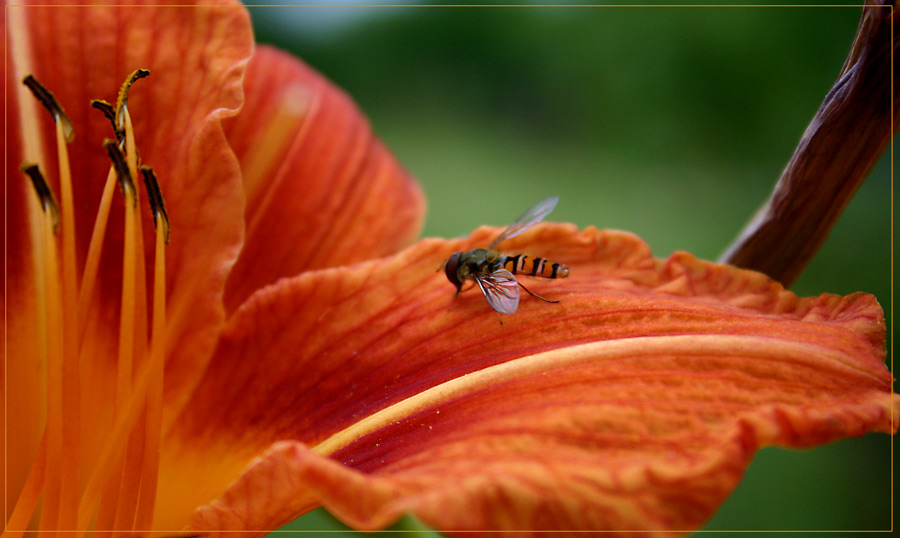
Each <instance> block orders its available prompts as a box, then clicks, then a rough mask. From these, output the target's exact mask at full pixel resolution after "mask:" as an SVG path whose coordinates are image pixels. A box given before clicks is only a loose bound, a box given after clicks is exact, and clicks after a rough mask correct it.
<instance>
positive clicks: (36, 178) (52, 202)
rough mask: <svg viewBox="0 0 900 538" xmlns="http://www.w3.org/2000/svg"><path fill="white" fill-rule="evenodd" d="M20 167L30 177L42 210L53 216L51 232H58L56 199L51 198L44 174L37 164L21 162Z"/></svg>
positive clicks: (51, 193) (51, 194)
mask: <svg viewBox="0 0 900 538" xmlns="http://www.w3.org/2000/svg"><path fill="white" fill-rule="evenodd" d="M20 168H21V170H22V172H24V173H25V175H26V176H28V177H29V178H30V179H31V183H32V185H34V190H35V192H37V195H38V200H40V202H41V207H43V208H44V211H49V212H50V215H51V217H52V218H53V233H54V234H56V233H59V206H57V205H56V199H55V198H53V192H52V191H51V190H50V186H49V185H47V180H45V179H44V174H42V173H41V171H40V169H39V168H38V165H36V164H34V163H23V164H22V166H21V167H20Z"/></svg>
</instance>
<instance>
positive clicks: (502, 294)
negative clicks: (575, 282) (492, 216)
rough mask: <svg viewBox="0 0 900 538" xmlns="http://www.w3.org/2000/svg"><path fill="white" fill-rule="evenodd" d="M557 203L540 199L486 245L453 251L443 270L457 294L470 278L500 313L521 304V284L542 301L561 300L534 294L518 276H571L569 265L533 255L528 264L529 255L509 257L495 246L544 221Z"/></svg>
mask: <svg viewBox="0 0 900 538" xmlns="http://www.w3.org/2000/svg"><path fill="white" fill-rule="evenodd" d="M557 202H559V197H558V196H551V197H550V198H547V199H546V200H541V201H540V202H538V203H537V204H535V206H534V207H532V208H531V209H529V210H528V211H526V212H525V213H522V216H521V217H519V218H518V219H516V221H515V222H513V223H512V224H510V225H509V227H508V228H507V229H505V230H503V233H501V234H500V235H498V236H497V238H496V239H494V240H493V241H492V242H491V244H490V245H488V247H487V248H476V249H474V250H467V251H465V252H463V251H459V252H454V253H453V254H452V255H451V256H450V258H449V259H448V260H447V261H446V263H444V273H445V274H446V275H447V280H449V281H450V283H451V284H453V285H454V286H456V294H457V295H459V293H460V292H461V291H462V285H463V283H464V282H465V281H466V280H469V279H471V280H474V281H475V283H476V284H478V287H479V288H481V293H483V294H484V298H485V299H487V302H488V304H489V305H491V308H493V309H494V310H496V311H497V312H499V313H500V314H512V313H514V312H515V311H516V309H517V308H518V307H519V288H520V287H521V288H522V289H523V290H525V291H527V292H528V293H529V294H531V295H533V296H535V297H537V298H538V299H540V300H542V301H546V302H548V303H558V302H559V301H551V300H549V299H544V298H543V297H541V296H540V295H538V294H536V293H533V292H532V291H531V290H529V289H528V288H526V287H525V286H523V285H522V284H521V283H520V282H519V281H517V280H516V277H515V275H516V274H517V273H522V274H524V275H528V276H538V277H543V278H564V277H567V276H569V268H568V267H566V266H565V265H562V264H559V263H555V262H552V261H550V260H546V259H544V258H534V259H532V260H530V263H529V260H528V256H524V255H522V254H516V255H515V256H507V255H504V254H501V253H500V251H499V250H497V249H496V248H495V247H496V246H497V245H499V244H500V243H501V242H502V241H504V240H505V239H509V238H511V237H515V236H517V235H519V234H520V233H522V232H524V231H526V230H529V229H531V228H532V227H533V226H534V225H535V224H537V223H539V222H541V221H542V220H544V217H546V216H547V215H549V214H550V212H551V211H553V208H554V207H556V203H557Z"/></svg>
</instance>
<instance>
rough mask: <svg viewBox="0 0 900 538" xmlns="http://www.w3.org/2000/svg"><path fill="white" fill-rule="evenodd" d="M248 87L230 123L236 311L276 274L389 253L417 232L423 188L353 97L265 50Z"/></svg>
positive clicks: (231, 302)
mask: <svg viewBox="0 0 900 538" xmlns="http://www.w3.org/2000/svg"><path fill="white" fill-rule="evenodd" d="M244 88H245V91H246V92H247V104H246V106H245V107H244V109H243V111H242V112H241V114H240V115H239V116H238V117H237V118H235V119H233V120H231V121H229V123H228V125H227V131H228V140H229V142H230V143H231V144H232V146H233V147H234V151H235V153H236V154H237V155H238V158H239V159H240V160H241V168H242V170H243V172H244V188H245V191H246V193H247V210H246V215H245V218H246V220H247V240H246V244H245V246H244V249H243V251H242V252H241V256H240V258H239V260H238V262H237V264H236V265H235V268H234V270H233V272H232V273H231V276H230V277H229V279H228V287H227V304H228V308H229V310H233V309H234V308H237V306H238V305H240V303H242V302H243V301H244V300H246V299H247V297H249V296H250V295H251V294H252V293H253V292H254V291H256V290H257V289H259V288H261V287H263V286H266V285H268V284H271V283H273V282H275V281H276V280H278V279H279V278H282V277H287V276H294V275H296V274H298V273H300V272H302V271H307V270H310V269H319V268H323V267H333V266H336V265H344V264H348V263H353V262H357V261H361V260H366V259H369V258H374V257H378V256H384V255H387V254H392V253H394V252H397V251H398V250H399V249H401V248H404V247H406V246H408V245H409V244H410V243H411V242H412V241H413V240H414V239H415V238H416V237H417V236H418V234H419V230H420V227H421V224H422V219H423V216H424V206H425V203H424V198H423V196H422V192H421V190H420V189H419V186H418V185H417V184H416V183H415V182H414V181H413V180H412V179H411V178H410V177H409V176H408V175H407V174H406V172H405V171H403V169H402V168H401V167H400V166H399V164H398V163H397V162H396V161H395V160H394V158H393V157H392V156H391V154H390V153H389V152H388V150H387V148H385V147H384V146H383V145H382V144H381V142H380V141H379V140H378V139H376V138H375V136H374V135H373V134H372V130H371V128H370V127H369V124H368V122H367V121H366V119H365V118H364V117H363V116H362V113H361V112H360V111H359V109H358V108H357V107H356V105H355V104H354V103H353V101H352V100H351V99H350V98H349V97H348V96H347V95H346V94H344V93H343V92H342V91H340V90H339V89H337V88H336V87H335V86H333V85H332V84H331V83H330V82H328V81H327V80H326V79H325V78H324V77H323V76H322V75H320V74H318V73H316V72H315V71H314V70H312V69H311V68H310V67H308V66H306V65H305V64H303V63H302V62H300V61H299V60H297V59H296V58H293V57H291V56H290V55H288V54H285V53H283V52H280V51H278V50H275V49H273V48H271V47H266V46H262V47H260V48H259V49H258V50H257V52H256V54H254V57H253V60H252V61H251V63H250V68H249V70H248V73H247V79H246V82H245V85H244Z"/></svg>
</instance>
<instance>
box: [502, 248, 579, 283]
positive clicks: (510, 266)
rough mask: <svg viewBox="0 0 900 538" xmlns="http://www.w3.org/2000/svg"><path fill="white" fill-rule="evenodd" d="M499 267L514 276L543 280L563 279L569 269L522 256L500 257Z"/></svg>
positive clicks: (550, 262)
mask: <svg viewBox="0 0 900 538" xmlns="http://www.w3.org/2000/svg"><path fill="white" fill-rule="evenodd" d="M500 265H501V266H502V267H503V268H504V269H506V270H508V271H509V272H510V273H512V274H514V275H526V276H539V277H543V278H565V277H567V276H569V268H568V267H566V266H565V265H563V264H561V263H556V262H552V261H550V260H548V259H545V258H529V257H528V256H525V255H524V254H516V255H515V256H502V257H501V259H500Z"/></svg>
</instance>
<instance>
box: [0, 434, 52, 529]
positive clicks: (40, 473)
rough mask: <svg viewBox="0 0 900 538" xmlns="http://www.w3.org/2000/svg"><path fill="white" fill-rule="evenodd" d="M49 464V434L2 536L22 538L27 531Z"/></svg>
mask: <svg viewBox="0 0 900 538" xmlns="http://www.w3.org/2000/svg"><path fill="white" fill-rule="evenodd" d="M46 465H47V435H46V434H45V435H44V437H43V438H42V439H41V444H40V448H39V449H38V453H37V456H36V457H35V458H34V465H32V467H31V472H30V473H28V479H27V480H25V486H24V487H23V488H22V491H21V493H19V498H18V499H17V500H16V506H15V507H14V508H13V511H12V514H10V516H9V521H7V522H6V527H5V529H4V531H3V534H2V535H0V538H21V537H22V534H24V533H25V530H26V527H27V526H28V522H29V520H31V515H32V514H33V513H34V509H35V508H36V507H37V503H38V499H40V497H41V490H42V488H43V487H44V476H45V475H46Z"/></svg>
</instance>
